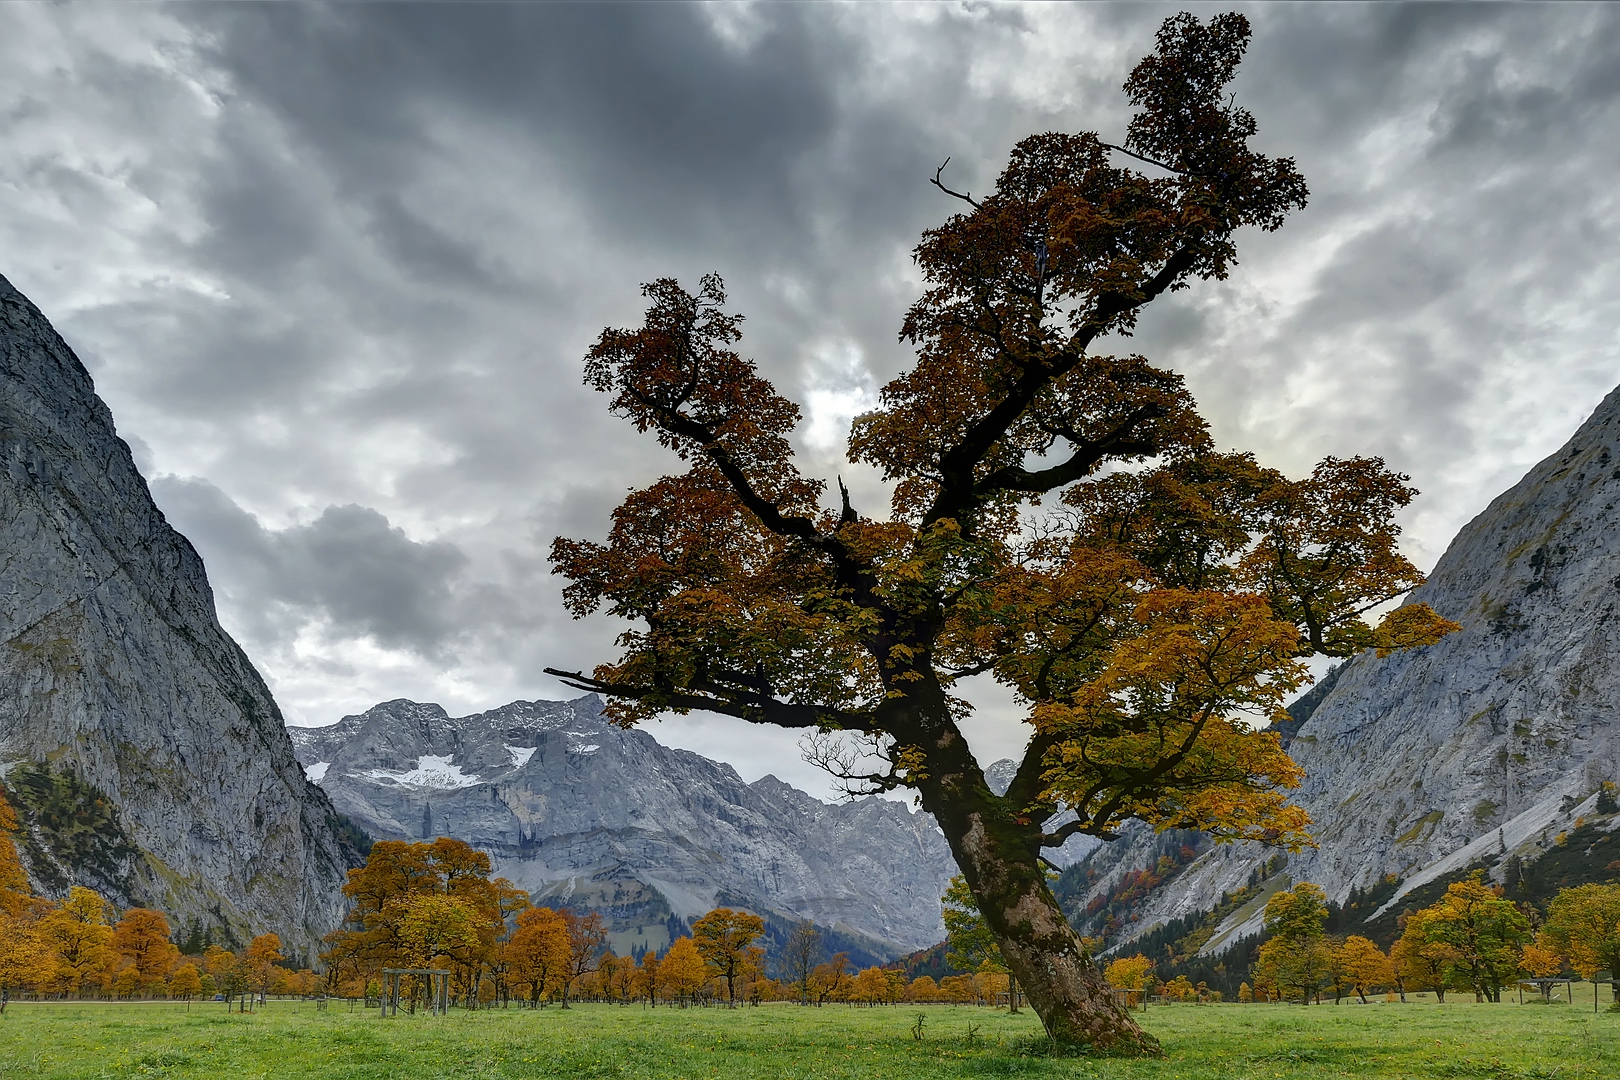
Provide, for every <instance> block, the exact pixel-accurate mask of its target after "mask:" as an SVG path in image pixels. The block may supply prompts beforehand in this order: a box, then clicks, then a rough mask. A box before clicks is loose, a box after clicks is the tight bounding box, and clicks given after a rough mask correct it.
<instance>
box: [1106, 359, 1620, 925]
mask: <svg viewBox="0 0 1620 1080" xmlns="http://www.w3.org/2000/svg"><path fill="white" fill-rule="evenodd" d="M1420 600H1421V601H1426V602H1427V603H1429V604H1430V605H1431V606H1432V607H1433V608H1434V609H1435V610H1436V611H1438V612H1440V613H1441V614H1442V615H1445V616H1447V617H1448V618H1451V619H1454V620H1456V621H1457V622H1458V623H1460V624H1462V627H1463V629H1462V630H1461V632H1459V633H1456V634H1452V635H1451V636H1449V637H1447V638H1445V639H1444V640H1443V641H1441V642H1440V643H1439V644H1437V645H1434V646H1433V647H1431V648H1427V649H1422V650H1417V651H1414V652H1408V653H1402V654H1397V655H1393V656H1388V657H1384V658H1382V659H1380V658H1378V657H1377V656H1374V655H1372V654H1370V653H1368V654H1363V655H1361V656H1358V657H1356V658H1354V659H1353V660H1351V661H1350V662H1349V663H1348V664H1346V665H1345V666H1344V667H1343V668H1342V669H1341V671H1340V672H1339V673H1338V677H1337V679H1336V682H1335V685H1333V686H1332V688H1331V689H1330V691H1329V692H1328V693H1327V694H1326V695H1325V696H1324V697H1323V698H1322V700H1321V701H1320V703H1319V704H1318V705H1317V706H1316V708H1315V710H1314V712H1312V713H1311V714H1310V716H1309V718H1308V719H1307V720H1306V721H1305V722H1304V723H1303V724H1302V725H1301V726H1300V727H1299V729H1298V731H1297V733H1296V734H1295V735H1294V737H1293V739H1292V742H1291V743H1290V744H1289V752H1290V753H1291V754H1292V755H1293V756H1294V758H1295V759H1296V760H1297V761H1298V762H1299V763H1300V764H1301V765H1303V766H1304V767H1305V770H1306V772H1307V774H1308V779H1307V780H1306V781H1305V784H1304V786H1303V787H1302V788H1301V789H1300V791H1299V793H1298V796H1297V801H1298V802H1299V803H1300V805H1302V806H1303V807H1305V809H1306V810H1307V811H1309V813H1310V814H1311V817H1312V818H1313V819H1314V820H1315V822H1316V827H1315V829H1314V830H1313V832H1314V834H1315V836H1316V838H1317V839H1318V841H1319V842H1320V843H1321V848H1320V850H1318V851H1314V852H1308V853H1306V854H1304V855H1300V856H1295V857H1294V858H1292V859H1291V860H1290V863H1289V866H1288V868H1287V874H1288V876H1289V877H1290V878H1291V879H1293V880H1310V881H1315V882H1318V883H1320V884H1321V885H1322V886H1323V887H1324V888H1326V889H1327V891H1328V894H1329V895H1330V896H1332V897H1334V898H1337V899H1343V897H1344V896H1345V894H1346V893H1348V891H1349V890H1350V888H1351V887H1352V886H1367V885H1370V884H1372V883H1373V882H1375V881H1377V880H1378V879H1379V878H1380V877H1382V876H1383V875H1384V874H1387V873H1394V874H1398V875H1400V876H1401V877H1402V878H1404V879H1405V888H1406V889H1410V888H1412V887H1415V886H1416V885H1418V884H1421V883H1423V882H1424V881H1428V880H1432V879H1433V878H1434V877H1436V876H1437V875H1439V874H1441V873H1445V872H1449V871H1453V870H1461V869H1462V868H1463V867H1464V866H1466V865H1468V864H1469V863H1471V862H1475V861H1480V860H1485V859H1489V858H1492V857H1500V856H1501V855H1502V854H1504V853H1507V852H1516V853H1518V854H1520V855H1521V856H1523V857H1526V858H1533V857H1534V856H1535V855H1536V854H1537V853H1538V852H1539V851H1540V850H1544V848H1545V845H1546V844H1547V842H1548V839H1549V836H1555V835H1556V833H1557V832H1558V831H1559V830H1560V829H1561V828H1567V827H1568V825H1567V823H1568V822H1569V821H1570V820H1572V819H1573V818H1574V817H1576V816H1579V815H1580V814H1583V813H1587V814H1589V813H1591V806H1592V804H1593V801H1594V800H1593V794H1594V792H1595V791H1596V789H1597V788H1598V786H1599V784H1600V783H1602V782H1603V781H1605V780H1614V779H1615V778H1616V776H1617V773H1620V619H1617V617H1616V612H1617V605H1620V390H1616V391H1615V392H1612V393H1610V394H1609V396H1608V397H1607V398H1605V399H1604V401H1603V403H1602V404H1601V405H1599V406H1598V408H1597V411H1596V412H1594V413H1593V414H1592V416H1591V417H1590V418H1589V419H1588V420H1587V421H1586V423H1584V424H1582V425H1581V427H1580V429H1579V430H1578V431H1577V432H1576V433H1575V435H1574V436H1573V437H1572V438H1571V439H1570V440H1569V442H1568V443H1567V444H1565V445H1564V447H1563V448H1561V449H1560V450H1559V451H1558V452H1557V453H1555V454H1553V455H1552V456H1551V457H1549V458H1547V459H1546V460H1545V461H1543V462H1541V463H1540V464H1539V465H1537V466H1536V467H1535V468H1533V469H1531V470H1530V472H1529V473H1528V474H1527V475H1526V476H1525V477H1524V479H1522V480H1521V481H1519V483H1518V484H1516V485H1515V486H1514V487H1513V488H1512V489H1511V490H1509V491H1507V492H1505V493H1504V494H1502V495H1500V496H1499V497H1497V498H1496V499H1495V500H1494V501H1493V502H1492V503H1491V504H1490V506H1489V507H1487V508H1486V509H1485V511H1484V512H1483V513H1481V514H1480V515H1479V516H1478V517H1476V518H1475V519H1474V520H1473V521H1471V522H1469V523H1468V525H1467V526H1466V527H1464V529H1463V530H1462V531H1461V532H1460V533H1459V534H1458V535H1457V537H1456V539H1455V540H1453V541H1452V544H1451V546H1450V548H1449V549H1448V550H1447V551H1446V553H1445V555H1444V556H1443V557H1442V558H1441V560H1440V562H1439V563H1438V565H1436V566H1435V569H1434V572H1433V574H1431V575H1430V580H1429V584H1427V585H1426V586H1424V587H1423V588H1422V589H1420V590H1418V591H1417V592H1416V593H1414V594H1413V596H1412V598H1411V602H1416V601H1420ZM1146 848H1147V845H1145V844H1144V843H1142V842H1141V840H1140V838H1139V839H1137V840H1136V841H1134V842H1133V841H1132V840H1128V839H1127V840H1121V841H1120V842H1119V843H1118V844H1115V845H1110V846H1109V847H1108V848H1105V849H1104V850H1103V851H1101V852H1099V853H1097V855H1096V856H1094V865H1093V868H1094V869H1097V870H1099V871H1101V874H1100V877H1099V879H1098V881H1097V883H1096V884H1095V885H1094V886H1093V890H1092V895H1094V894H1095V893H1096V892H1097V891H1100V890H1102V889H1105V888H1106V887H1107V884H1108V882H1109V881H1112V880H1114V879H1116V878H1117V876H1118V874H1119V872H1121V871H1123V870H1126V869H1131V868H1134V867H1135V866H1136V865H1138V864H1139V863H1140V862H1141V859H1140V858H1139V857H1138V856H1140V855H1141V854H1142V853H1143V852H1145V851H1146ZM1270 854H1271V853H1269V852H1265V851H1263V850H1259V851H1257V850H1255V849H1254V848H1253V847H1252V846H1237V847H1232V848H1223V849H1216V850H1214V851H1212V852H1210V853H1209V854H1207V855H1205V856H1204V857H1203V858H1201V859H1200V860H1198V862H1196V863H1194V864H1193V865H1192V866H1190V867H1188V868H1187V870H1186V871H1184V872H1183V873H1182V874H1181V875H1180V876H1179V877H1178V878H1177V879H1176V880H1175V881H1174V882H1173V883H1172V884H1171V885H1170V886H1168V887H1166V888H1165V889H1163V890H1162V895H1161V896H1159V897H1158V898H1156V900H1155V901H1154V903H1153V904H1152V905H1151V906H1150V907H1149V908H1148V909H1147V910H1146V911H1145V913H1144V914H1145V917H1144V919H1143V920H1142V921H1141V923H1139V924H1138V925H1139V927H1140V928H1141V929H1147V928H1148V927H1150V926H1151V925H1153V924H1155V923H1157V922H1160V921H1163V920H1164V919H1166V918H1170V917H1175V916H1177V915H1183V914H1188V913H1190V912H1194V911H1201V910H1208V909H1209V908H1211V907H1213V906H1214V905H1215V903H1216V902H1217V901H1218V900H1219V897H1220V893H1221V892H1222V890H1225V889H1235V888H1237V887H1239V886H1241V885H1243V884H1244V883H1245V881H1246V880H1247V878H1248V875H1249V872H1250V871H1251V870H1252V869H1253V868H1254V867H1255V866H1257V865H1258V864H1259V863H1261V862H1263V861H1264V860H1265V859H1266V858H1268V857H1269V855H1270ZM1244 921H1246V922H1247V924H1248V925H1238V923H1237V922H1234V923H1233V925H1232V926H1229V927H1226V928H1225V930H1226V931H1229V933H1223V934H1218V935H1217V937H1216V938H1215V939H1213V941H1212V946H1216V945H1219V944H1220V943H1221V942H1222V941H1224V940H1228V939H1230V938H1232V937H1234V936H1236V935H1238V934H1240V933H1244V932H1248V931H1249V930H1251V929H1255V928H1257V927H1258V921H1257V915H1256V913H1254V912H1249V913H1247V914H1246V915H1245V916H1244ZM1206 951H1207V950H1206Z"/></svg>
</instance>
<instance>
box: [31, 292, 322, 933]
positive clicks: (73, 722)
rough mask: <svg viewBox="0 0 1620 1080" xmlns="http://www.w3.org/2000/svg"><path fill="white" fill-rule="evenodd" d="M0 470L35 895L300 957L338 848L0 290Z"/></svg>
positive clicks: (270, 725)
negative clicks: (155, 915) (75, 892)
mask: <svg viewBox="0 0 1620 1080" xmlns="http://www.w3.org/2000/svg"><path fill="white" fill-rule="evenodd" d="M0 468H3V469H4V472H5V479H4V482H3V483H0V522H3V524H0V528H3V530H4V531H3V533H0V769H3V770H4V772H5V775H6V777H7V781H8V787H9V788H11V789H12V790H11V794H12V797H13V799H14V801H17V802H19V803H20V804H21V805H20V809H21V810H22V811H23V816H24V818H25V819H27V820H28V822H29V826H30V827H29V833H28V836H27V837H25V843H24V845H23V846H24V847H25V849H26V850H27V852H28V853H29V856H30V861H31V862H32V864H33V866H32V870H33V873H34V876H35V878H36V881H37V882H39V883H40V884H41V885H42V886H44V887H46V888H55V889H56V890H57V891H60V889H61V888H64V887H65V885H66V883H68V882H76V881H80V880H83V881H85V882H86V883H88V884H92V885H94V886H95V887H98V888H100V889H102V890H104V891H106V892H107V893H109V894H110V898H111V899H113V900H115V901H116V902H118V903H120V904H142V905H149V906H153V907H159V908H162V909H163V910H164V911H166V912H168V913H169V914H170V916H171V918H173V919H174V920H175V921H177V922H178V923H179V924H180V928H181V929H182V930H184V929H186V928H190V929H191V930H194V931H209V930H211V931H214V932H215V933H216V934H220V933H223V935H224V936H226V937H228V938H235V939H237V940H242V939H245V938H246V937H247V936H249V935H252V934H256V933H262V932H264V931H274V932H276V933H278V934H280V935H281V936H282V938H283V939H284V940H285V941H286V942H287V943H288V944H289V945H291V946H292V948H293V949H294V950H295V951H296V952H299V953H302V954H303V955H304V956H305V957H306V958H309V957H310V952H311V949H312V946H313V944H314V943H315V941H316V940H317V939H318V938H319V936H320V935H321V934H322V933H324V932H326V931H328V930H330V929H332V928H333V927H334V926H335V925H336V923H337V921H338V919H339V917H340V915H341V904H340V901H341V896H340V895H338V889H339V887H340V886H341V884H342V882H343V875H344V871H345V869H346V867H347V865H348V864H349V862H350V860H351V859H352V857H353V855H354V851H353V849H352V848H350V847H348V846H347V845H346V844H345V843H344V842H342V841H341V840H340V839H339V835H340V824H339V822H338V820H337V819H336V817H335V815H334V813H333V811H332V808H331V804H330V802H329V801H328V800H327V798H326V797H325V795H324V794H322V793H321V792H320V791H319V790H318V789H316V788H314V787H312V786H311V785H309V784H308V783H306V781H305V779H304V775H303V772H302V771H301V770H300V769H299V767H298V765H297V763H296V762H295V761H294V760H293V753H292V745H291V743H290V741H289V740H288V738H287V735H286V731H285V729H284V727H283V723H282V718H281V715H280V713H279V712H278V710H277V709H276V705H275V702H274V701H273V700H272V699H271V697H270V693H269V691H268V690H267V689H266V687H265V685H264V682H263V680H261V679H260V678H259V675H258V673H257V672H256V671H254V669H253V665H252V664H251V663H250V662H249V661H248V658H247V657H246V656H245V655H244V654H243V653H242V650H241V649H240V648H239V647H238V646H237V644H236V642H234V641H233V640H232V639H231V637H230V636H229V635H228V634H226V633H225V631H224V630H223V629H221V628H220V625H219V622H218V620H217V619H216V618H215V614H214V601H213V593H212V591H211V590H210V589H209V586H208V578H207V575H206V574H205V573H204V570H203V564H202V560H201V559H200V558H199V557H198V555H197V553H196V551H195V550H194V549H193V548H192V546H191V544H190V543H188V542H187V541H186V539H185V537H183V536H181V535H180V534H179V533H177V532H175V531H174V530H173V529H172V528H170V527H169V524H168V522H167V521H165V520H164V517H163V514H162V513H161V512H160V511H159V510H158V508H157V507H156V505H154V504H153V502H152V499H151V496H150V495H149V494H148V492H147V487H146V482H145V481H144V480H143V479H142V478H141V475H140V473H139V472H137V471H136V468H135V463H134V461H133V459H132V458H131V456H130V451H129V447H128V446H126V445H125V444H124V442H123V441H122V440H121V439H119V438H118V436H117V435H116V434H115V432H114V430H113V420H112V416H111V414H110V413H109V412H108V410H107V407H106V406H105V405H104V404H103V403H102V402H101V400H100V399H99V398H98V397H97V396H96V393H95V388H94V386H93V385H92V383H91V380H90V376H89V373H88V372H86V371H85V369H84V366H83V365H82V364H80V363H79V360H78V358H77V357H75V356H74V355H73V351H72V350H71V349H70V348H68V346H67V344H66V343H65V342H63V341H62V339H61V338H60V337H59V336H58V335H57V334H56V332H55V331H54V330H53V329H52V328H51V326H50V324H49V323H48V322H47V321H46V319H45V317H44V316H43V315H42V314H40V312H39V310H38V309H37V308H35V307H34V305H33V304H31V303H29V302H28V300H27V298H26V297H24V296H23V295H22V294H21V293H19V292H17V291H16V290H15V289H14V288H12V286H11V284H10V282H8V281H6V280H5V279H4V278H0ZM47 811H48V812H47ZM97 815H99V817H98V816H97ZM81 819H82V820H81ZM64 822H66V825H64ZM75 823H77V824H75ZM68 826H73V827H71V828H70V827H68ZM70 841H71V842H70Z"/></svg>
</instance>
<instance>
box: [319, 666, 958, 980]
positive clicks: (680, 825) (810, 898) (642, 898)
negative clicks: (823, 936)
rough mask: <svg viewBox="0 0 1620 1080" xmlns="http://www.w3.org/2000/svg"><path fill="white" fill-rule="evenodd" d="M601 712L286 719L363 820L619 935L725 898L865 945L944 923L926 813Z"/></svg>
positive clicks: (938, 863) (944, 861)
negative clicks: (680, 742)
mask: <svg viewBox="0 0 1620 1080" xmlns="http://www.w3.org/2000/svg"><path fill="white" fill-rule="evenodd" d="M601 711H602V702H601V700H600V699H599V698H597V697H596V696H594V695H590V696H586V697H582V698H578V699H575V700H573V701H515V702H513V703H512V704H510V705H507V706H504V707H502V708H499V709H494V710H491V711H490V712H486V713H478V714H475V715H472V716H461V717H451V716H449V715H447V714H446V713H445V711H444V710H443V709H441V708H440V707H439V706H437V705H428V704H418V703H417V702H413V701H404V700H400V701H389V702H384V703H383V704H381V705H377V706H375V707H374V708H372V709H369V710H368V711H366V712H364V713H362V714H360V715H358V716H347V717H344V718H343V719H342V720H340V721H339V722H338V723H336V724H333V725H331V726H329V727H321V728H292V729H290V732H291V735H292V739H293V743H294V746H295V747H296V748H297V754H298V759H299V761H301V762H303V763H304V766H305V769H306V771H307V772H308V774H309V776H310V778H311V779H312V780H314V781H315V782H317V783H319V784H320V785H321V786H322V787H323V788H324V789H325V790H326V792H327V793H328V794H329V795H330V796H331V798H332V801H333V803H334V805H335V806H336V807H337V808H338V809H339V810H340V811H341V812H342V813H343V814H344V815H346V816H347V817H349V818H351V819H352V820H354V821H355V822H356V823H358V824H359V825H360V826H361V827H362V828H364V829H366V830H367V831H368V832H370V833H371V834H372V835H373V836H375V837H377V838H379V839H384V838H386V839H398V840H420V839H431V838H433V837H437V836H450V837H455V838H457V839H461V840H466V841H467V842H468V843H470V844H473V845H474V846H476V847H478V848H481V849H483V850H485V851H488V852H489V853H490V854H491V856H492V857H493V860H494V863H495V866H496V870H497V872H498V873H499V874H502V875H505V876H506V877H509V878H511V879H512V880H513V881H514V882H516V883H517V884H518V885H520V886H521V887H523V888H525V889H527V890H529V891H530V892H531V894H533V896H534V897H535V898H536V901H537V902H540V901H543V900H546V899H550V900H552V901H554V902H559V903H566V904H569V905H571V906H577V907H582V908H589V909H592V910H597V911H601V912H603V913H604V914H606V915H608V916H609V917H610V922H611V925H612V928H613V934H614V945H615V947H616V948H617V949H619V950H620V951H621V952H623V951H627V950H639V949H641V948H644V947H650V948H655V949H659V950H662V949H663V948H664V946H665V945H667V944H668V942H669V940H670V934H671V933H672V932H676V933H678V932H680V927H681V923H682V921H683V920H690V919H692V918H694V917H696V916H698V915H701V914H703V913H704V912H706V911H708V910H710V909H711V908H713V907H715V906H716V905H722V904H730V905H736V906H743V907H747V908H749V909H750V910H753V911H756V912H758V913H760V914H761V915H764V916H766V917H767V919H768V920H769V921H770V922H771V923H772V925H773V927H774V928H775V929H777V930H780V929H782V928H785V927H788V926H791V924H793V923H795V922H797V921H798V920H800V919H804V918H809V919H812V920H814V921H815V922H816V923H818V924H821V925H822V926H823V927H825V928H827V929H828V930H830V931H831V932H832V933H834V934H836V935H839V940H840V942H841V945H840V947H844V948H848V949H850V950H851V951H852V953H854V954H857V955H860V956H866V957H869V958H882V959H887V958H890V957H893V956H897V955H901V954H904V953H907V952H910V951H912V950H914V949H917V948H921V947H923V946H926V945H931V944H933V943H934V942H937V941H939V940H940V939H941V938H942V937H943V936H944V927H943V924H942V923H941V921H940V905H939V898H940V896H941V894H942V893H943V892H944V891H945V885H946V883H947V882H948V881H949V879H950V877H951V875H953V874H954V873H955V872H956V869H955V864H954V863H953V861H952V859H951V855H950V850H949V848H948V847H947V846H946V843H945V839H944V837H943V836H942V835H941V834H940V832H939V829H938V827H937V826H936V825H935V824H934V820H933V818H932V817H931V816H929V815H928V814H926V813H921V812H916V813H914V812H912V811H911V810H910V809H908V808H907V807H906V806H905V805H904V804H902V803H898V802H894V801H891V800H886V799H877V798H868V799H862V800H858V801H855V802H847V803H838V804H831V805H829V804H827V803H824V802H821V801H820V800H819V799H816V798H814V797H812V796H810V795H809V794H807V793H805V792H803V791H800V790H798V789H797V788H794V787H791V786H790V785H788V784H785V783H783V782H782V781H780V780H778V779H776V778H775V777H773V776H767V777H764V778H763V779H760V780H756V781H755V782H753V783H752V784H746V783H744V782H743V781H742V779H741V778H740V777H739V776H738V775H737V773H736V772H735V770H733V769H732V768H731V766H729V765H725V764H723V763H721V762H717V761H711V760H710V759H708V758H705V757H703V756H702V755H699V754H695V753H692V752H690V751H686V750H676V749H672V748H670V747H667V746H663V745H661V744H660V743H659V742H658V741H657V740H656V739H654V738H653V737H652V735H651V734H649V733H648V732H646V731H643V730H640V729H632V730H625V729H623V728H619V727H615V726H614V725H612V724H610V723H608V722H607V721H606V720H604V719H603V718H602V715H601Z"/></svg>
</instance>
